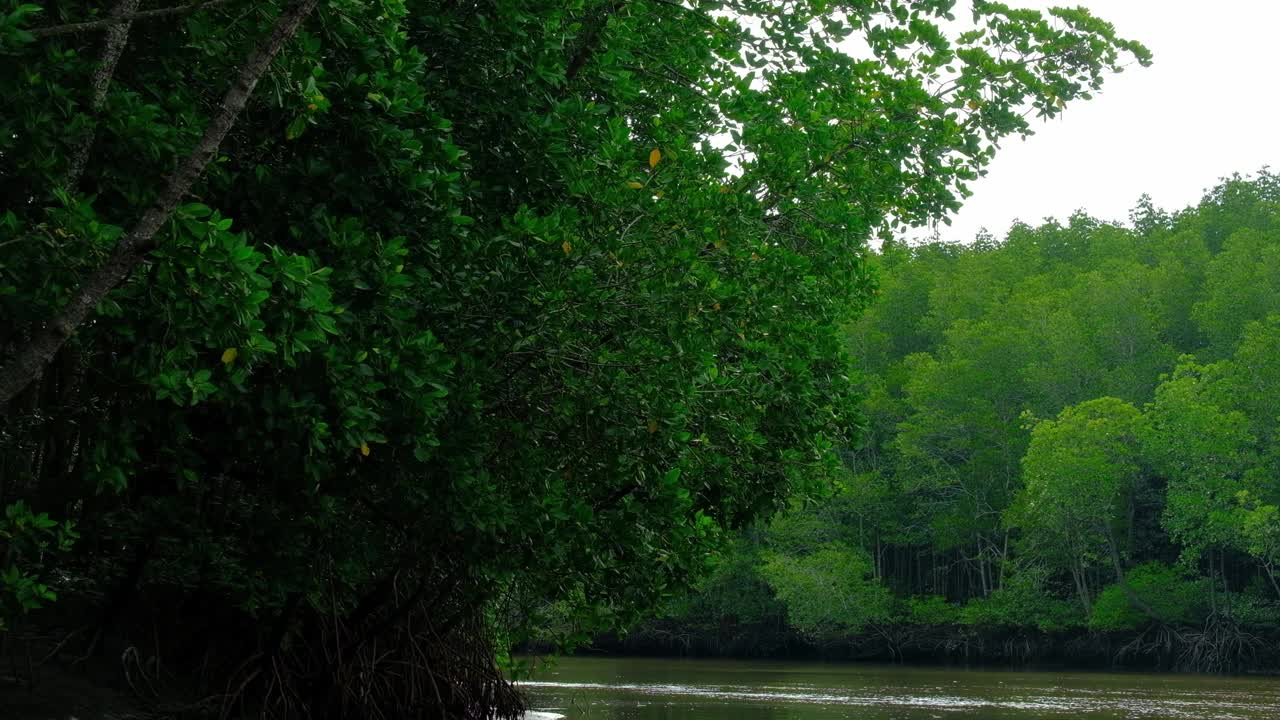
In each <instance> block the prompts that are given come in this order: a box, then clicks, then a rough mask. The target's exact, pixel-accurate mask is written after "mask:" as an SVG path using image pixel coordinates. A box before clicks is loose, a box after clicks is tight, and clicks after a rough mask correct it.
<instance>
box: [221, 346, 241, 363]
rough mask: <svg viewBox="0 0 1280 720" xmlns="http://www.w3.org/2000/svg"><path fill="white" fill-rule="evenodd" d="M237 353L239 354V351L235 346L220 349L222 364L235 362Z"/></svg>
mask: <svg viewBox="0 0 1280 720" xmlns="http://www.w3.org/2000/svg"><path fill="white" fill-rule="evenodd" d="M239 354H240V352H239V351H238V350H236V349H235V348H227V349H226V350H223V351H222V364H223V365H230V364H231V363H233V362H235V361H236V356H238V355H239Z"/></svg>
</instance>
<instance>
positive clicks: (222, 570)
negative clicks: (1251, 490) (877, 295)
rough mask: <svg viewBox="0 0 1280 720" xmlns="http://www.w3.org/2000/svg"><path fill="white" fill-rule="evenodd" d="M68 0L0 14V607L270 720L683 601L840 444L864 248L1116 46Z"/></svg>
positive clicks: (812, 21) (1053, 28) (940, 29)
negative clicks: (52, 615) (64, 624)
mask: <svg viewBox="0 0 1280 720" xmlns="http://www.w3.org/2000/svg"><path fill="white" fill-rule="evenodd" d="M99 5H100V4H99V3H89V2H58V3H34V4H33V3H29V2H22V1H21V0H2V1H0V96H3V97H4V99H5V102H4V108H3V110H0V197H2V198H4V206H3V207H2V208H0V318H3V324H2V325H0V345H3V346H4V347H5V348H6V357H5V361H4V362H5V365H4V368H3V370H2V371H0V388H5V392H7V393H10V394H11V396H10V395H5V396H4V397H0V400H5V401H8V402H7V407H6V409H5V411H4V413H3V424H2V426H0V496H2V497H3V498H4V503H5V504H6V505H7V506H8V509H9V511H8V515H7V517H8V520H7V523H8V524H7V525H6V526H5V535H4V536H3V538H0V542H3V543H4V547H5V548H6V551H5V563H6V569H5V574H4V575H3V576H0V578H2V584H0V601H2V602H3V608H4V611H3V612H4V614H3V617H4V619H5V620H6V621H7V622H8V623H9V624H10V626H15V627H16V626H20V625H22V623H23V622H24V618H25V617H26V614H27V613H28V612H30V611H32V610H36V609H38V608H39V607H41V606H44V605H48V604H49V603H50V602H51V601H53V600H54V598H55V596H56V597H57V598H58V604H64V603H65V602H67V601H68V600H69V599H78V600H79V601H80V602H82V603H85V605H84V607H88V608H92V611H91V612H90V613H89V614H88V615H82V617H89V618H92V621H91V622H90V623H89V626H88V628H87V631H86V632H84V633H83V634H82V636H81V637H82V638H83V639H84V640H85V642H86V643H87V644H88V649H89V650H90V651H93V650H97V651H98V652H102V650H103V648H105V647H106V646H107V645H109V644H115V645H116V646H118V647H124V648H130V647H132V648H134V651H133V652H134V657H135V658H136V657H137V656H138V653H139V652H140V651H138V650H137V648H139V647H146V648H152V650H148V651H144V652H146V653H148V654H154V655H156V657H154V658H152V659H151V660H148V661H147V662H148V663H150V664H145V663H144V664H143V667H158V666H159V665H160V660H161V657H160V656H163V657H164V660H165V662H164V664H165V666H166V667H175V666H181V663H182V662H188V663H189V665H188V666H195V665H197V664H199V666H200V667H203V668H205V669H206V671H207V677H208V678H211V680H210V681H211V682H215V683H218V682H222V681H224V680H228V679H229V682H230V684H229V685H228V687H231V688H232V689H233V690H239V691H243V693H244V694H245V696H246V697H251V694H252V692H256V691H261V692H260V694H259V695H257V696H256V697H258V701H257V702H265V703H267V705H265V706H264V707H265V708H267V709H268V710H269V711H271V712H276V713H278V714H281V715H291V714H295V713H297V712H300V711H301V710H300V708H305V706H306V704H307V703H308V702H313V703H314V704H313V707H317V708H318V707H324V708H329V709H331V711H332V712H334V713H339V714H340V713H342V712H357V711H358V710H360V708H365V709H366V710H367V709H368V707H369V706H370V705H371V704H376V703H383V702H402V703H405V704H407V706H408V707H410V708H415V709H416V710H417V711H421V708H422V707H423V706H424V705H425V706H431V705H432V703H436V704H445V705H448V706H449V707H450V708H451V710H450V712H455V711H456V712H463V711H464V710H465V711H466V712H480V710H482V709H483V706H484V704H485V703H487V702H490V698H491V696H489V695H485V694H484V693H483V692H480V691H474V692H473V691H472V690H471V689H469V688H472V687H473V686H472V685H468V682H469V681H467V676H469V674H472V673H480V674H484V673H485V672H488V671H487V670H485V667H486V665H487V666H488V668H489V670H491V669H492V662H491V659H490V661H488V662H487V663H486V661H485V660H484V659H483V658H484V656H485V653H486V652H490V651H491V649H493V648H494V647H495V646H494V645H492V644H491V643H494V642H497V643H499V645H500V644H501V642H503V640H502V639H501V638H496V634H500V633H506V635H505V636H504V637H505V638H506V639H510V640H519V639H520V638H522V637H524V636H525V635H526V634H527V632H528V631H529V629H530V628H533V627H545V626H546V623H545V621H544V619H543V618H542V617H541V613H542V611H543V610H546V609H550V610H553V611H554V612H555V617H556V619H557V621H558V622H560V623H561V624H560V625H559V627H563V628H564V633H563V635H562V636H561V637H560V638H559V640H561V641H566V640H572V639H573V638H575V637H581V636H582V634H583V633H584V632H586V631H589V630H593V629H599V628H605V627H612V626H617V625H619V624H622V623H625V622H627V621H629V620H631V619H634V618H635V617H637V616H638V615H639V613H641V612H643V611H645V610H646V609H648V608H650V607H652V606H653V605H654V604H655V603H657V602H659V601H661V600H662V599H664V598H666V597H668V596H670V595H671V594H672V593H673V592H674V591H676V590H678V589H679V588H681V587H683V586H684V585H685V584H686V583H688V582H689V581H690V579H691V578H693V577H695V576H697V575H698V574H699V573H701V572H702V571H703V570H704V569H705V565H706V562H707V558H708V556H709V552H710V551H711V550H712V549H713V548H715V547H716V546H717V545H718V544H719V542H720V541H721V538H722V536H723V535H724V534H725V532H726V531H727V530H732V529H735V528H739V527H741V526H743V525H744V524H746V523H747V522H748V521H750V520H751V519H753V518H755V517H757V516H759V515H761V514H762V513H767V512H770V511H772V510H773V509H775V508H777V507H779V506H780V505H781V504H782V503H783V502H784V501H785V499H786V498H787V497H788V496H789V495H790V494H791V493H793V492H794V491H796V490H797V489H799V488H800V487H801V486H802V485H803V484H805V483H810V484H813V483H815V481H819V480H821V478H823V477H824V476H825V475H826V474H828V473H829V472H830V471H831V470H833V469H834V468H835V467H836V463H834V462H833V458H834V457H835V455H834V453H833V448H837V447H840V446H843V445H846V444H848V443H849V442H851V441H852V439H853V437H854V433H853V432H852V430H853V428H854V427H855V425H856V424H857V417H858V416H857V414H856V412H855V410H854V400H855V399H856V398H857V394H858V393H857V385H856V382H855V381H854V380H853V379H852V378H851V376H850V368H849V365H848V362H847V360H846V359H845V358H844V355H843V348H842V343H843V340H842V336H841V335H840V332H839V327H840V326H841V325H842V324H843V323H845V322H847V321H849V320H851V319H852V318H853V317H854V316H856V314H857V312H858V311H859V310H860V309H861V308H862V306H863V305H864V303H865V300H866V299H867V298H868V296H869V293H870V290H871V286H872V285H871V281H870V276H869V272H868V269H867V266H866V262H865V247H866V241H867V239H868V238H869V237H870V236H871V235H872V234H873V232H875V231H876V230H878V229H883V228H886V227H887V222H888V221H889V220H892V222H894V223H919V222H923V221H926V220H929V219H931V218H936V217H938V216H940V215H942V214H943V213H945V212H946V211H948V210H951V209H953V208H955V207H957V205H958V202H959V199H960V198H961V197H962V195H963V193H964V184H965V182H967V181H969V180H972V179H973V178H975V177H977V176H978V175H979V174H980V173H981V172H982V169H983V167H984V166H985V165H986V163H987V162H988V161H989V159H990V158H991V157H992V154H993V153H994V151H995V149H996V143H997V142H998V141H999V140H1000V139H1001V138H1003V137H1006V136H1009V135H1011V134H1019V133H1025V132H1027V131H1028V129H1029V127H1030V125H1029V122H1030V121H1029V120H1028V118H1029V117H1032V116H1040V117H1053V116H1055V115H1057V114H1058V113H1059V112H1060V111H1061V109H1062V108H1063V107H1065V105H1066V104H1067V103H1068V102H1070V101H1073V100H1076V99H1081V98H1088V97H1089V95H1090V93H1091V92H1093V91H1095V90H1096V89H1097V88H1098V87H1099V86H1100V84H1101V82H1102V79H1103V76H1104V75H1105V74H1106V73H1108V72H1110V71H1113V70H1118V69H1119V68H1120V67H1121V66H1122V65H1124V64H1128V63H1131V62H1134V61H1137V62H1143V63H1145V62H1146V61H1147V53H1146V51H1145V50H1144V49H1143V48H1142V47H1141V46H1139V45H1136V44H1133V43H1129V42H1126V41H1123V40H1120V39H1118V38H1116V37H1115V36H1114V34H1113V32H1112V29H1111V27H1110V26H1109V25H1108V24H1106V23H1104V22H1102V21H1100V20H1097V19H1095V18H1093V17H1091V16H1090V15H1089V14H1088V13H1087V12H1085V11H1083V10H1058V11H1054V12H1053V13H1051V14H1048V15H1042V14H1040V13H1038V12H1026V11H1020V10H1012V9H1009V8H1007V7H1004V6H1002V5H1000V4H996V3H988V2H978V3H976V4H975V10H974V13H973V18H972V19H973V23H972V25H973V29H972V30H970V31H967V32H965V33H964V34H962V35H958V36H955V37H951V36H948V34H947V32H945V31H944V27H952V26H951V25H949V23H948V20H949V18H951V15H950V11H951V9H952V5H953V3H952V2H951V1H949V0H918V1H914V2H907V1H905V0H857V1H849V2H827V1H825V0H799V1H797V2H789V3H785V4H778V3H773V2H760V1H758V0H730V1H727V2H693V3H689V4H681V3H675V2H667V1H666V0H634V1H632V2H626V1H624V0H573V1H570V2H563V1H559V2H551V1H548V0H480V1H479V2H462V3H459V2H453V1H452V0H380V1H377V2H363V1H361V0H325V1H324V2H319V3H317V2H315V0H294V1H293V2H289V3H283V2H262V1H260V0H252V1H249V0H223V1H221V2H210V3H193V4H192V5H189V6H185V7H179V8H177V10H179V11H175V12H169V10H171V9H172V8H165V7H164V6H153V5H152V4H151V3H149V2H147V3H139V2H138V1H137V0H120V2H118V3H116V4H114V5H113V6H112V7H108V8H102V7H99ZM153 11H154V12H153ZM290 18H293V20H294V21H296V22H294V21H290V20H289V19H290ZM130 21H131V24H130ZM287 21H288V22H287ZM74 23H88V24H87V25H81V26H76V25H69V24H74ZM291 23H292V24H291ZM298 23H300V25H299V24H298ZM276 41H280V42H278V43H277V44H279V45H280V47H281V48H282V49H280V50H279V54H278V55H277V54H275V50H274V46H272V47H268V46H270V44H271V42H276ZM264 48H266V49H264ZM255 63H256V65H255ZM255 67H256V68H257V69H255ZM255 82H256V89H255V88H254V85H255ZM246 91H251V94H248V95H247V96H246ZM224 93H225V94H224ZM237 103H239V104H243V105H244V107H243V110H240V109H238V105H237ZM206 162H207V166H206V164H205V163H206ZM175 167H177V168H178V170H177V171H175V172H173V174H172V175H167V173H170V172H171V171H173V169H174V168H175ZM184 183H187V184H189V185H190V187H189V188H188V187H187V185H184ZM188 190H189V192H188ZM179 198H181V200H180V202H179V200H178V199H179ZM46 356H47V357H48V358H49V360H48V362H47V363H46V362H44V359H45V357H46ZM1264 499H1265V498H1263V497H1262V496H1259V501H1262V500H1264ZM75 533H78V534H79V536H80V540H79V541H78V542H77V541H76V540H75V535H74V534H75ZM1260 537H1261V536H1260ZM843 547H844V546H842V545H838V544H837V545H833V546H832V552H833V553H835V554H834V555H832V558H835V559H837V560H838V562H836V563H835V564H834V565H830V566H829V565H828V564H826V563H825V559H824V557H818V558H814V559H813V560H812V561H811V562H810V563H809V564H810V565H812V566H813V567H814V568H816V569H818V570H824V569H826V568H828V567H833V568H835V569H838V570H839V572H841V573H843V574H844V575H845V576H849V577H852V576H855V575H858V574H860V573H862V572H863V571H864V569H865V568H869V567H871V565H870V564H869V561H868V560H867V558H864V557H861V556H859V557H858V558H856V559H855V560H854V561H848V560H846V559H843V556H841V555H840V554H839V553H840V552H842V549H841V548H843ZM877 562H878V561H877ZM778 567H779V572H783V571H785V570H787V567H786V566H785V565H779V566H778ZM58 604H55V605H54V609H55V610H56V608H57V606H58ZM140 613H141V614H142V617H141V618H140V617H138V615H139V614H140ZM147 613H150V616H147ZM48 616H49V615H48V614H47V613H46V615H45V617H48ZM157 618H161V619H162V620H157ZM839 620H840V622H844V623H846V624H851V623H853V622H856V621H857V620H858V618H856V617H855V618H846V617H844V616H841V617H840V618H839ZM34 622H36V623H37V624H38V623H39V622H40V618H39V617H36V618H35V620H34ZM161 623H163V624H164V626H165V627H167V628H169V629H171V630H173V629H176V628H181V631H180V632H178V631H172V632H165V633H157V634H162V635H163V642H161V641H160V639H159V638H158V637H157V638H152V637H151V636H150V635H148V636H147V638H146V639H145V640H143V639H139V638H140V637H141V635H140V634H143V633H153V632H157V631H156V630H155V628H156V626H157V624H161ZM231 629H234V631H230V632H229V630H231ZM153 640H154V642H153ZM77 642H79V641H77ZM375 645H376V646H377V648H378V650H377V651H376V652H375V651H374V650H373V647H374V646H375ZM66 647H67V648H71V647H75V644H72V645H68V646H66ZM330 647H342V648H343V650H342V651H341V652H339V653H334V652H330V650H329V648H330ZM387 647H390V648H392V651H390V652H383V650H382V649H383V648H387ZM80 649H81V650H84V648H80ZM471 649H478V655H479V657H480V658H481V659H479V660H476V659H475V657H473V655H471V654H466V652H467V651H469V650H471ZM459 653H462V655H459ZM108 654H110V653H108ZM117 655H118V653H117ZM402 666H409V667H414V668H416V671H415V672H414V673H403V672H400V670H399V668H400V667H402ZM211 668H212V669H211ZM423 677H429V678H430V679H431V682H430V683H426V682H425V681H424V680H422V678H423ZM437 680H439V681H440V682H439V683H437V682H436V681H437ZM442 686H443V687H444V690H443V692H444V696H443V697H442V695H441V692H442V691H441V687H442ZM215 689H216V690H221V689H222V686H221V685H218V686H217V687H215ZM485 692H488V691H485ZM299 703H301V704H299ZM477 708H479V709H477ZM436 711H437V712H440V713H443V712H444V710H443V709H441V708H439V707H437V708H436Z"/></svg>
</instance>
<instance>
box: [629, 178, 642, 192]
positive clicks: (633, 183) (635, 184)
mask: <svg viewBox="0 0 1280 720" xmlns="http://www.w3.org/2000/svg"><path fill="white" fill-rule="evenodd" d="M627 187H629V188H631V189H632V190H639V189H640V188H642V187H644V185H643V184H642V183H638V182H636V181H635V180H632V181H631V182H629V183H627Z"/></svg>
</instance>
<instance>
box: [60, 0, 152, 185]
mask: <svg viewBox="0 0 1280 720" xmlns="http://www.w3.org/2000/svg"><path fill="white" fill-rule="evenodd" d="M140 2H141V0H120V2H119V3H117V4H116V6H115V7H114V8H112V9H111V15H110V19H111V20H112V21H113V24H112V25H110V26H108V27H107V37H106V39H105V40H103V42H102V55H101V56H99V58H98V67H97V69H96V70H94V71H93V78H92V79H91V80H90V82H89V89H90V93H89V114H91V115H92V116H93V120H94V123H95V125H96V124H97V121H98V116H99V115H100V114H101V111H102V104H103V103H104V102H105V101H106V99H107V88H109V87H111V77H112V76H113V75H114V74H115V72H116V63H117V62H119V61H120V55H121V54H123V53H124V48H125V45H127V44H128V41H129V28H130V26H132V24H133V23H132V21H131V20H128V19H127V18H129V17H130V16H131V15H132V14H133V13H134V12H136V11H137V9H138V4H139V3H140ZM96 135H97V132H96V131H95V129H94V127H93V126H91V127H89V128H88V129H87V130H85V131H84V135H83V136H82V137H81V138H80V141H79V142H78V143H76V147H75V149H74V150H72V151H71V166H70V168H69V169H68V170H67V181H66V182H67V185H66V186H67V189H68V190H75V187H76V185H77V184H78V183H79V182H80V176H81V175H82V174H84V167H85V165H87V164H88V163H89V151H90V150H91V149H92V148H93V141H94V138H95V136H96Z"/></svg>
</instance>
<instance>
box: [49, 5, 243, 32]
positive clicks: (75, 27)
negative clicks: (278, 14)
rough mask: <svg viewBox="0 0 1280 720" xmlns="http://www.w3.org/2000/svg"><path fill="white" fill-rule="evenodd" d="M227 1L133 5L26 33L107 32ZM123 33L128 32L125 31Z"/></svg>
mask: <svg viewBox="0 0 1280 720" xmlns="http://www.w3.org/2000/svg"><path fill="white" fill-rule="evenodd" d="M227 1H228V0H198V1H197V2H193V3H188V4H187V5H178V6H177V7H168V8H157V9H155V10H143V11H142V12H135V11H134V10H136V9H137V7H138V3H136V2H135V3H133V8H134V10H130V11H129V12H127V13H123V14H120V15H117V14H116V13H115V12H112V13H111V15H110V16H109V17H106V18H103V19H102V20H90V21H89V22H81V23H69V24H67V25H52V26H50V27H43V28H30V29H29V30H28V31H27V32H29V33H31V34H32V35H34V36H36V37H37V38H47V37H57V36H58V35H75V34H77V33H86V32H98V31H99V30H107V29H108V28H111V27H112V26H115V25H120V24H122V23H131V22H133V21H134V20H153V19H155V18H161V17H169V16H172V15H189V14H191V13H193V12H195V11H197V10H202V9H204V8H207V7H212V6H214V5H221V4H223V3H225V2H227ZM125 32H128V30H126V31H125Z"/></svg>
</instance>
